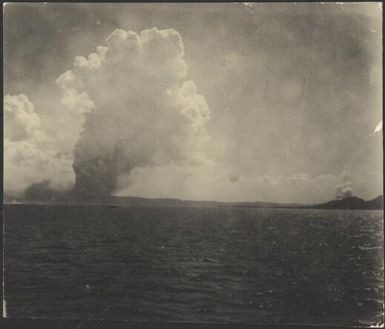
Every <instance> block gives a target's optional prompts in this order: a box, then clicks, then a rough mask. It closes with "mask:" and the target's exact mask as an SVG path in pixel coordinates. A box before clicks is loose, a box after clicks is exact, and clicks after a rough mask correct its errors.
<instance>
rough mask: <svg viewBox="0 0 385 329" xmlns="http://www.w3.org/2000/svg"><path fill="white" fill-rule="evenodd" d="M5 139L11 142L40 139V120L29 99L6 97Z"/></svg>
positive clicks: (19, 96) (25, 97)
mask: <svg viewBox="0 0 385 329" xmlns="http://www.w3.org/2000/svg"><path fill="white" fill-rule="evenodd" d="M4 121H5V122H6V124H5V126H4V138H5V139H7V140H10V141H21V140H26V139H31V138H36V137H38V135H39V134H41V131H40V118H39V116H38V115H37V114H36V113H35V111H34V107H33V104H32V103H31V102H30V101H29V99H28V97H27V96H25V95H23V94H21V95H18V96H11V95H6V96H5V98H4Z"/></svg>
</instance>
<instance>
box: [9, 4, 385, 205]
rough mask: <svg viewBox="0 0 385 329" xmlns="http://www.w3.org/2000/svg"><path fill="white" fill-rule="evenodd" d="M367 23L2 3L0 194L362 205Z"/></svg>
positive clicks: (372, 104)
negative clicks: (0, 189) (0, 185)
mask: <svg viewBox="0 0 385 329" xmlns="http://www.w3.org/2000/svg"><path fill="white" fill-rule="evenodd" d="M381 20H382V7H381V4H380V3H345V4H342V3H336V4H333V3H323V4H322V3H297V4H296V3H206V4H203V3H202V4H164V3H148V4H122V3H115V4H96V3H94V4H90V3H88V4H74V3H72V4H71V3H67V4H63V3H61V4H55V3H47V4H43V3H30V4H26V3H24V4H23V3H12V4H6V5H5V7H4V41H3V42H4V95H5V97H4V190H5V192H6V194H8V195H17V196H22V195H23V193H24V192H25V190H26V189H28V188H29V187H30V186H31V185H32V186H33V185H34V184H42V183H44V184H45V185H47V186H48V187H49V188H50V189H53V190H61V191H63V190H64V191H75V192H76V193H78V194H79V195H83V196H88V197H97V196H106V195H121V196H141V197H149V198H179V199H190V200H216V201H274V202H285V203H319V202H324V201H328V200H330V199H334V198H344V197H347V196H351V195H355V196H359V197H362V198H364V199H370V198H374V197H376V196H377V195H379V194H382V189H383V188H382V182H383V178H382V177H383V176H382V175H383V174H382V159H383V155H382V125H381V122H382V56H381V53H382V45H381V44H382V25H381ZM44 184H43V185H44Z"/></svg>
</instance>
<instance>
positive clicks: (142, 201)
mask: <svg viewBox="0 0 385 329" xmlns="http://www.w3.org/2000/svg"><path fill="white" fill-rule="evenodd" d="M4 202H5V203H38V204H63V203H65V204H69V203H70V204H79V205H84V204H93V205H107V206H110V207H118V206H119V207H123V206H124V207H149V206H152V207H243V208H301V209H352V210H360V209H361V210H365V209H367V210H371V209H373V210H376V209H378V210H381V209H383V207H384V198H383V195H380V196H378V197H376V198H374V199H372V200H368V201H365V200H363V199H361V198H358V197H354V196H351V197H347V198H345V199H341V200H331V201H329V202H326V203H322V204H313V205H306V204H292V203H290V204H283V203H276V202H217V201H192V200H179V199H162V198H159V199H148V198H141V197H131V196H109V197H103V198H98V199H82V198H78V197H75V196H73V195H69V194H57V195H54V196H53V195H52V194H50V195H49V196H48V195H45V194H36V195H34V197H28V198H26V199H15V198H11V197H7V196H6V195H5V198H4Z"/></svg>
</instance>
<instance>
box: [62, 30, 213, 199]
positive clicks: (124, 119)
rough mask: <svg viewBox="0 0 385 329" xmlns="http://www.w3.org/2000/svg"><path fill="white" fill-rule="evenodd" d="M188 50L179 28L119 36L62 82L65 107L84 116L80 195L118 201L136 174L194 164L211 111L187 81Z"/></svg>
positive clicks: (78, 61) (78, 151)
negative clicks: (120, 189) (127, 178)
mask: <svg viewBox="0 0 385 329" xmlns="http://www.w3.org/2000/svg"><path fill="white" fill-rule="evenodd" d="M183 53H184V50H183V43H182V39H181V37H180V35H179V33H178V32H177V31H175V30H173V29H169V30H158V29H157V28H153V29H150V30H144V31H142V32H141V33H140V34H136V33H135V32H132V31H128V32H127V31H124V30H115V31H114V32H113V33H112V34H111V35H110V36H109V37H108V38H107V40H106V46H105V47H104V46H98V47H97V48H96V52H95V53H92V54H90V55H89V56H88V58H84V57H76V58H75V61H74V68H73V69H72V70H70V71H67V72H65V73H64V74H62V75H61V76H60V77H59V78H58V79H57V84H58V85H59V86H60V87H61V88H62V89H63V91H64V93H63V98H62V102H63V103H64V104H65V105H66V106H68V107H69V109H70V110H71V111H73V112H76V113H84V131H83V132H82V133H81V136H80V138H79V140H78V142H77V144H76V146H75V150H74V163H73V168H74V171H75V175H76V182H75V191H76V192H78V193H79V194H84V195H86V196H89V197H94V196H103V195H109V194H111V193H112V192H113V191H114V189H115V187H116V185H117V182H118V180H119V177H120V176H121V175H127V174H128V173H130V171H131V170H132V169H133V168H135V167H146V166H158V165H167V164H170V163H178V162H183V161H187V160H188V158H189V157H192V156H195V155H196V154H198V153H199V145H200V143H201V142H202V141H203V140H204V132H203V131H204V129H203V127H204V125H205V123H206V121H207V120H208V119H209V109H208V106H207V104H206V101H205V99H204V97H203V96H201V95H199V94H198V93H197V90H196V86H195V83H194V82H193V81H185V78H186V76H187V65H186V63H185V61H184V59H183Z"/></svg>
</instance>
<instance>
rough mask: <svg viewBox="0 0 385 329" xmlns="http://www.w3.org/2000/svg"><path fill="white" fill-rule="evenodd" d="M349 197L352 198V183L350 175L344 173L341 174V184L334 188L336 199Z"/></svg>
mask: <svg viewBox="0 0 385 329" xmlns="http://www.w3.org/2000/svg"><path fill="white" fill-rule="evenodd" d="M351 196H353V183H352V182H351V179H350V174H349V173H348V172H347V171H344V172H343V173H342V174H341V183H340V184H338V185H337V186H336V198H337V199H338V200H342V199H346V198H348V197H351Z"/></svg>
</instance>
